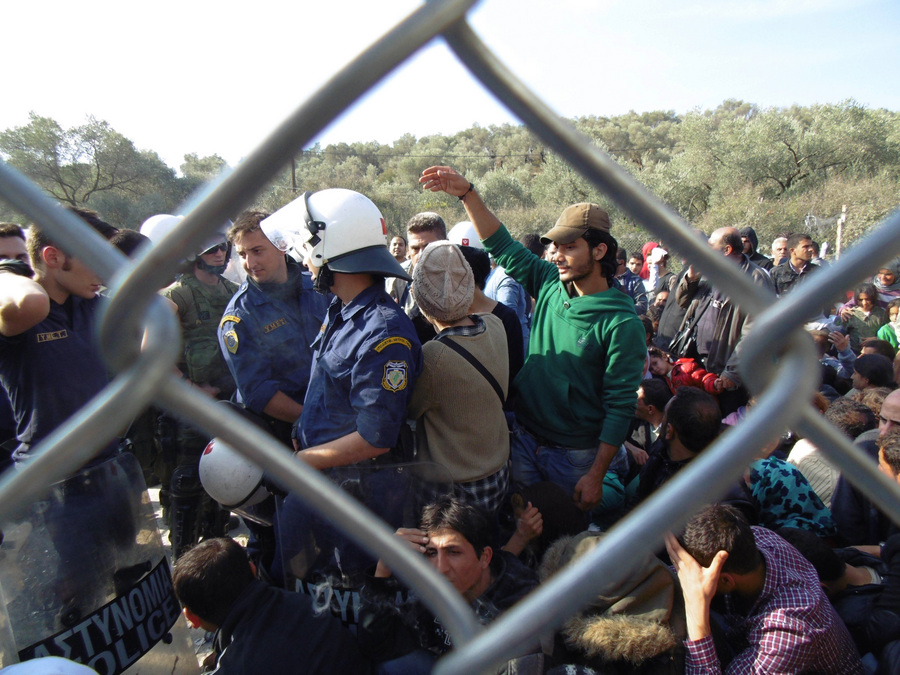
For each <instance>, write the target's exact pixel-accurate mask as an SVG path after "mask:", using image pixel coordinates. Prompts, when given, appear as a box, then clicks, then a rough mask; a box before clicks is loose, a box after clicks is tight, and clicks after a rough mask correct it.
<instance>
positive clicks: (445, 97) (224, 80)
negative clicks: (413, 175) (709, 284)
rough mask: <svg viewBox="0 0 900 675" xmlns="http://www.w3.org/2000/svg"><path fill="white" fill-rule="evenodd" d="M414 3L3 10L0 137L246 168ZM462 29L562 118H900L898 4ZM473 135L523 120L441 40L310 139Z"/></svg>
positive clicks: (544, 5) (663, 9) (707, 5)
mask: <svg viewBox="0 0 900 675" xmlns="http://www.w3.org/2000/svg"><path fill="white" fill-rule="evenodd" d="M438 1H440V0H438ZM304 5H305V6H304ZM420 5H421V2H418V1H416V0H382V1H381V2H371V1H367V2H363V1H362V0H331V1H330V2H318V1H316V2H312V1H310V0H307V1H306V2H298V3H286V2H284V1H283V0H254V1H253V2H245V3H220V2H215V3H214V2H207V1H206V0H187V1H185V0H157V1H156V2H154V3H151V4H148V5H140V4H129V3H122V2H121V1H120V0H116V1H112V0H82V1H81V2H71V1H70V0H66V1H65V2H61V1H59V0H47V1H45V2H15V3H12V2H10V3H5V6H4V8H3V23H4V28H5V30H4V37H3V47H4V50H3V51H4V67H3V77H2V80H0V82H2V84H0V86H2V92H3V95H2V97H0V130H3V129H9V128H12V127H17V126H22V125H25V124H27V123H28V114H29V112H30V111H33V112H35V113H37V114H38V115H41V116H45V117H51V118H53V119H55V120H56V121H57V122H59V123H60V124H61V125H62V126H63V127H64V128H68V127H72V126H77V125H79V124H83V123H84V122H85V121H86V120H87V118H88V116H93V117H95V118H97V119H100V120H105V121H107V122H108V123H109V124H110V125H111V126H112V127H113V128H114V129H115V130H116V131H118V132H120V133H121V134H123V135H124V136H126V137H127V138H129V139H131V140H132V141H133V142H134V143H135V145H136V146H137V147H138V148H139V149H141V150H153V151H156V152H157V153H158V154H159V155H160V157H161V158H162V159H163V161H165V162H166V163H167V164H168V165H169V166H171V167H173V168H175V169H177V168H178V167H179V165H180V164H181V162H182V161H183V157H184V155H185V154H187V153H197V154H198V155H200V156H205V155H212V154H218V155H220V156H221V157H224V158H225V159H226V160H227V161H228V163H229V164H231V165H232V166H234V165H235V164H236V163H237V162H239V161H240V159H241V158H242V157H245V156H247V155H248V154H249V153H250V152H251V151H252V150H253V149H254V148H255V147H256V146H257V145H258V144H259V143H260V142H261V141H262V140H263V139H264V138H265V137H266V136H267V135H268V133H269V132H270V131H271V130H272V129H273V128H274V127H275V126H276V125H277V124H278V123H280V122H281V121H282V120H283V119H284V118H285V117H287V116H288V115H289V114H290V113H291V111H293V110H294V109H295V108H296V107H297V106H299V105H300V104H301V103H302V102H303V101H304V100H306V99H307V98H308V97H310V96H311V95H312V94H313V93H314V92H315V91H316V90H317V89H318V88H319V87H321V86H322V85H323V84H324V83H325V82H326V81H327V80H328V79H329V78H330V77H332V76H333V75H334V74H335V73H336V72H338V71H339V70H340V69H341V68H342V67H343V66H344V65H345V64H347V63H349V62H350V61H351V60H352V59H353V58H354V57H355V56H357V55H358V54H359V53H360V52H362V51H363V50H364V49H365V48H366V47H367V46H369V45H370V44H371V43H373V42H374V41H375V40H377V39H378V38H379V37H381V36H382V35H383V34H384V33H385V32H387V31H388V30H390V29H391V28H392V27H393V26H395V25H396V24H397V23H399V22H400V21H401V20H402V19H403V18H404V17H406V16H407V15H408V14H410V13H412V12H413V11H415V10H416V9H417V8H418V7H419V6H420ZM229 7H231V9H229ZM468 18H469V22H470V25H471V26H472V28H473V29H474V30H475V32H476V33H477V34H478V35H479V36H480V37H481V38H482V39H483V40H484V41H485V42H486V43H487V44H488V45H489V46H490V48H491V49H492V50H493V51H494V53H495V54H496V55H497V56H499V57H500V58H501V60H503V61H504V62H505V63H506V64H507V66H508V67H509V68H510V69H512V70H513V71H514V72H515V73H516V75H517V76H518V77H519V78H520V79H521V80H522V81H524V83H525V84H526V85H527V86H528V87H529V88H531V89H532V91H534V92H535V93H537V94H538V95H539V96H540V97H541V98H543V99H544V101H545V102H547V103H548V104H549V105H550V107H551V108H552V109H554V110H555V111H556V112H557V113H558V114H560V115H562V116H564V117H576V116H585V115H598V116H610V115H618V114H623V113H627V112H628V111H629V110H635V111H637V112H645V111H651V110H674V111H675V112H676V113H679V114H683V113H687V112H689V111H691V110H695V109H700V110H704V109H712V108H715V107H716V106H717V105H718V104H720V103H721V102H722V101H724V100H726V99H740V100H744V101H749V102H752V103H755V104H757V105H759V106H762V107H771V106H775V107H784V106H790V105H793V104H800V105H810V104H814V103H838V102H840V101H843V100H846V99H850V98H852V99H855V100H856V101H857V102H859V103H861V104H863V105H866V106H869V107H872V108H887V109H890V110H895V111H897V110H900V74H898V73H900V71H898V64H900V2H897V0H740V1H733V0H684V1H683V2H677V3H676V2H671V0H666V1H663V0H551V1H548V0H482V2H480V3H478V4H476V5H475V6H474V7H473V8H472V9H471V10H470V12H469V17H468ZM476 123H477V124H479V125H481V126H484V127H486V126H490V125H494V124H505V123H513V124H518V123H519V121H518V120H517V119H516V118H515V117H514V116H512V115H511V114H510V113H509V112H508V111H506V109H505V108H503V106H501V105H500V104H499V103H497V102H496V101H495V100H494V99H493V98H492V96H491V95H490V94H489V93H488V92H487V91H486V90H485V89H484V88H483V87H482V86H481V85H480V84H479V83H478V81H477V80H475V79H474V77H473V76H472V75H470V74H469V73H468V71H467V70H466V69H465V68H464V66H463V65H462V64H461V63H460V62H459V61H458V60H457V59H456V57H455V56H454V55H453V53H452V52H451V51H450V50H449V48H448V47H447V46H446V45H445V43H444V42H443V41H442V40H441V39H440V38H438V39H436V40H434V41H432V42H431V43H430V44H429V45H428V46H426V47H425V48H424V49H423V50H421V51H420V52H418V53H417V54H415V55H414V56H413V57H412V58H411V59H410V60H408V61H407V62H405V63H404V64H403V65H402V66H401V67H400V68H399V69H397V70H396V71H394V73H393V74H392V75H390V76H389V77H388V78H387V79H386V80H384V81H383V82H382V83H380V85H379V86H378V87H376V88H375V89H374V90H372V91H371V92H370V93H369V94H368V95H367V96H366V97H364V98H363V99H361V100H360V101H358V102H357V103H356V104H355V105H354V106H353V107H351V108H350V109H349V110H348V111H347V112H345V114H344V115H342V116H341V117H340V118H339V119H338V120H337V121H336V122H334V123H333V124H332V125H331V126H329V127H327V128H326V129H325V130H324V131H323V132H322V133H321V134H320V135H319V136H318V137H317V139H316V140H317V141H319V142H320V143H321V144H322V146H323V147H324V146H325V145H327V144H329V143H338V142H347V143H350V142H354V141H378V142H380V143H385V144H389V143H392V142H393V141H395V140H396V139H398V138H399V137H400V136H402V135H403V134H405V133H411V134H413V135H414V136H416V137H417V138H421V137H423V136H427V135H432V134H444V135H450V134H453V133H456V132H457V131H460V130H462V129H465V128H468V127H470V126H472V125H473V124H476Z"/></svg>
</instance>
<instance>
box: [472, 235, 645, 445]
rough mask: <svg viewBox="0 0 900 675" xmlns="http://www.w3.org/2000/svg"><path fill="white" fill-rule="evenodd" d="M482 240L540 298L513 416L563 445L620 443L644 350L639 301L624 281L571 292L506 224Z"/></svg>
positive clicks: (633, 402) (553, 268) (629, 416)
mask: <svg viewBox="0 0 900 675" xmlns="http://www.w3.org/2000/svg"><path fill="white" fill-rule="evenodd" d="M484 245H485V247H486V248H487V250H488V252H489V253H490V254H491V255H492V256H494V258H496V260H497V264H498V265H500V266H502V267H503V268H504V269H505V270H506V273H507V274H508V275H509V276H511V277H513V278H514V279H515V280H516V281H518V282H519V283H521V284H522V285H523V286H524V287H525V289H526V290H527V291H528V293H529V294H530V295H531V296H532V297H534V298H536V303H535V307H534V315H533V318H532V321H531V338H530V339H529V343H528V355H527V357H526V359H525V365H524V366H522V369H521V370H520V371H519V374H518V376H517V377H516V379H515V387H516V390H517V392H518V394H517V396H518V398H517V403H516V420H517V421H518V422H519V424H521V425H522V426H524V427H525V428H526V429H528V430H529V431H530V432H532V433H533V434H535V435H537V436H541V437H543V438H546V439H547V440H549V441H552V442H553V443H555V444H557V445H559V446H563V447H569V448H590V447H597V446H599V444H600V442H603V443H609V444H610V445H614V446H619V445H621V444H622V442H623V441H624V440H625V437H626V435H627V434H628V426H629V424H630V423H631V419H632V417H633V416H634V412H635V407H636V402H637V388H638V386H639V385H640V383H641V378H642V377H643V373H644V362H645V359H646V356H647V345H646V334H645V332H644V326H643V324H642V323H641V321H640V320H639V319H638V317H637V314H636V313H635V311H634V301H633V300H632V299H631V298H630V297H629V296H628V294H626V293H625V292H623V291H622V290H620V289H619V288H610V289H609V290H606V291H602V292H600V293H595V294H593V295H584V296H577V295H576V296H575V297H570V295H569V292H568V290H567V289H566V287H565V285H564V284H563V283H562V282H561V281H560V280H559V272H558V270H557V268H556V265H553V264H552V263H549V262H547V261H546V260H541V259H540V258H538V257H537V256H536V255H534V254H533V253H531V252H530V251H528V250H527V249H526V248H525V247H524V246H522V245H521V244H520V243H518V242H517V241H514V240H513V239H512V237H511V236H510V234H509V231H508V230H507V229H506V228H505V227H501V228H500V229H499V230H498V231H497V232H496V233H495V234H493V235H492V236H491V237H489V238H488V239H486V240H485V241H484Z"/></svg>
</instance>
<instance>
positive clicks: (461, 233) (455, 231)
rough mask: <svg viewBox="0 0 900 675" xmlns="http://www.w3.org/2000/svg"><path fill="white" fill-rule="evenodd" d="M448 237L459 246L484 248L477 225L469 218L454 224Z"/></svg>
mask: <svg viewBox="0 0 900 675" xmlns="http://www.w3.org/2000/svg"><path fill="white" fill-rule="evenodd" d="M447 239H449V240H450V241H451V242H453V243H454V244H457V245H459V246H471V247H472V248H480V249H482V250H484V244H482V243H481V239H479V238H478V232H476V231H475V226H474V225H472V223H470V222H469V221H468V220H463V221H462V222H459V223H457V224H456V225H454V226H453V228H452V229H451V230H450V232H448V233H447Z"/></svg>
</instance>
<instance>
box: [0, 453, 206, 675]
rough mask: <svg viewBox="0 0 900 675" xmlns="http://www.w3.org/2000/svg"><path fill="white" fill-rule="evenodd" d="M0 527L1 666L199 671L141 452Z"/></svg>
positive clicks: (59, 490) (56, 491)
mask: <svg viewBox="0 0 900 675" xmlns="http://www.w3.org/2000/svg"><path fill="white" fill-rule="evenodd" d="M0 529H2V531H3V541H2V544H0V592H2V595H3V600H4V602H3V606H4V607H5V615H4V616H3V617H2V618H0V659H2V665H4V666H5V665H7V663H15V662H16V661H27V660H29V659H32V658H38V657H42V656H62V657H65V658H68V659H71V660H73V661H77V662H79V663H83V664H85V665H87V666H90V667H91V668H93V669H94V670H96V671H97V672H98V673H100V674H101V675H117V674H118V673H129V674H131V675H137V674H138V673H140V674H141V675H156V674H157V673H158V674H159V675H162V674H163V673H172V672H177V673H198V672H199V667H198V665H197V658H196V656H195V655H194V652H193V649H192V645H191V641H190V637H189V633H188V629H187V625H186V624H185V622H184V621H183V620H182V619H180V614H181V608H180V606H179V604H178V601H177V599H176V598H175V593H174V591H173V589H172V579H171V574H170V570H169V563H168V561H167V559H166V556H165V552H164V550H163V546H162V539H161V538H160V534H159V529H158V528H157V525H156V518H155V516H154V514H153V509H152V507H151V505H150V497H149V495H148V494H147V489H146V486H145V484H144V479H143V475H142V472H141V467H140V465H139V464H138V462H137V460H136V459H135V458H134V456H132V455H130V454H122V455H119V456H117V457H114V458H112V459H110V460H108V461H106V462H104V463H102V464H100V465H98V466H95V467H91V468H89V469H86V470H85V471H82V472H81V473H79V474H77V475H75V476H73V477H71V478H69V479H68V480H65V481H63V482H61V483H57V484H56V485H53V486H52V487H51V488H49V490H48V491H47V492H46V493H45V494H44V495H43V497H42V498H41V499H39V500H37V501H36V502H34V503H33V504H29V505H25V506H23V507H22V508H21V509H20V510H19V511H18V512H16V513H14V514H12V515H11V516H10V517H8V518H6V519H5V520H4V521H3V522H2V523H0ZM4 621H6V623H7V625H8V627H9V631H8V632H9V634H10V636H11V640H12V645H11V646H10V645H7V644H5V643H4V637H3V635H4V630H3V622H4Z"/></svg>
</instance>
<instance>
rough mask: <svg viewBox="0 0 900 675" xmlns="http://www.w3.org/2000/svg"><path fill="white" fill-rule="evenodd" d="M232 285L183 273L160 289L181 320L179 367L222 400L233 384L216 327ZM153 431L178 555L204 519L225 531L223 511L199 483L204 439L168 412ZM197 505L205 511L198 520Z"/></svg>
mask: <svg viewBox="0 0 900 675" xmlns="http://www.w3.org/2000/svg"><path fill="white" fill-rule="evenodd" d="M237 288H238V287H237V285H235V284H234V283H232V282H231V281H228V280H227V279H224V278H221V277H220V278H219V283H218V284H217V285H216V286H208V285H206V284H204V283H202V282H200V281H199V280H198V279H197V277H196V276H194V274H193V273H188V274H185V275H184V276H182V277H181V279H179V280H178V281H176V282H175V283H174V284H172V285H171V286H169V287H168V288H166V289H164V290H163V291H162V294H163V295H164V296H165V297H167V298H168V299H169V300H171V301H172V302H174V303H175V305H176V306H177V307H178V316H179V318H180V320H181V330H182V336H183V342H184V352H183V355H182V359H181V362H180V363H179V364H178V366H179V369H180V370H181V371H182V373H184V374H185V376H186V377H187V378H188V379H189V380H191V382H193V383H194V384H197V385H211V386H213V387H217V388H218V389H219V392H218V394H217V398H219V399H223V400H226V399H228V398H230V397H231V395H232V394H233V393H234V389H235V385H234V380H233V379H232V377H231V373H230V372H229V371H228V366H227V365H226V364H225V360H224V358H223V357H222V352H221V350H220V349H219V343H218V339H217V337H216V331H217V329H218V326H219V320H220V319H221V318H222V314H224V312H225V308H226V307H227V306H228V303H229V301H230V300H231V296H233V295H234V293H235V291H237ZM158 435H159V438H160V445H161V446H162V448H161V449H162V452H161V461H157V462H156V465H155V469H156V472H157V476H158V477H159V479H160V482H161V484H162V488H161V489H160V501H161V502H162V503H163V504H164V505H166V502H168V504H167V506H168V508H167V515H168V518H169V525H170V528H171V530H170V534H169V539H170V541H171V542H172V548H173V554H174V556H175V557H176V558H177V557H178V556H179V555H180V554H181V553H182V552H183V551H184V550H185V549H186V548H187V547H189V546H191V545H193V544H195V543H196V542H197V541H198V539H199V537H200V534H201V532H200V530H201V526H202V525H206V524H207V523H208V521H210V520H212V521H214V522H212V523H211V524H209V528H211V529H212V530H214V531H215V530H218V532H215V533H216V534H220V535H221V534H224V518H225V517H226V516H227V514H224V513H221V514H220V513H219V509H218V506H217V505H215V504H214V503H212V502H211V501H210V500H209V499H208V498H206V496H205V493H204V491H203V486H202V485H201V484H200V477H199V470H198V464H199V460H200V454H201V453H202V452H203V449H204V448H205V447H206V444H207V442H208V441H209V438H208V437H206V436H205V435H203V434H202V433H200V432H199V431H198V430H196V429H194V428H193V427H191V426H189V425H187V424H185V423H183V422H179V421H178V420H175V419H174V418H172V417H169V416H168V415H163V416H161V417H160V423H159V431H158ZM166 488H168V490H166ZM164 493H165V497H164ZM164 499H165V501H163V500H164ZM204 502H206V506H205V507H204V506H203V505H204ZM201 507H203V508H202V511H203V514H204V516H205V517H204V518H202V519H201V517H200V515H201ZM201 521H204V522H201Z"/></svg>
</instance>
